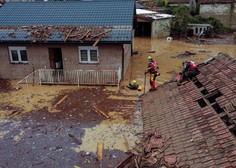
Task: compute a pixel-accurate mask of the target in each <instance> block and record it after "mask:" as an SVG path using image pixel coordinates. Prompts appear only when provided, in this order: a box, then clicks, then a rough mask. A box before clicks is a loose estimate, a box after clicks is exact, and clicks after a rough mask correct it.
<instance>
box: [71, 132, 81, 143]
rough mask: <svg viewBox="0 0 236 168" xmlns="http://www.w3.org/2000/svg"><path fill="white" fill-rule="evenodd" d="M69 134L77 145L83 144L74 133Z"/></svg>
mask: <svg viewBox="0 0 236 168" xmlns="http://www.w3.org/2000/svg"><path fill="white" fill-rule="evenodd" d="M68 136H69V137H70V138H71V140H72V141H73V142H74V143H76V144H77V145H81V144H82V142H81V140H79V139H77V138H76V137H75V136H74V135H72V134H70V133H68Z"/></svg>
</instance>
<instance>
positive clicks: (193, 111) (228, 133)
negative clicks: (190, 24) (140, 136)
mask: <svg viewBox="0 0 236 168" xmlns="http://www.w3.org/2000/svg"><path fill="white" fill-rule="evenodd" d="M199 69H200V71H201V73H200V74H199V75H197V76H196V78H194V79H192V80H189V81H187V82H186V83H184V84H182V85H181V86H177V84H176V82H167V83H165V84H163V85H160V86H159V87H158V89H157V90H156V91H155V92H152V93H148V94H146V95H144V96H143V97H142V114H143V124H144V131H147V130H149V129H153V128H157V130H158V131H160V134H162V135H163V136H171V137H172V138H171V142H170V144H169V145H170V146H169V148H168V149H167V152H166V153H165V154H167V155H168V154H174V155H177V156H179V157H180V159H181V162H180V164H179V166H180V167H181V166H184V165H189V166H190V167H201V168H208V167H219V168H221V167H236V138H235V136H236V131H235V130H236V60H235V59H233V58H231V57H229V56H227V55H225V54H222V53H219V54H218V55H217V56H214V57H212V58H211V59H208V60H206V61H204V63H202V64H200V65H199Z"/></svg>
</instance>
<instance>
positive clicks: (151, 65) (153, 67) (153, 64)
mask: <svg viewBox="0 0 236 168" xmlns="http://www.w3.org/2000/svg"><path fill="white" fill-rule="evenodd" d="M157 70H158V66H157V62H156V61H151V62H149V64H148V68H147V71H148V72H149V73H151V74H153V73H156V72H157Z"/></svg>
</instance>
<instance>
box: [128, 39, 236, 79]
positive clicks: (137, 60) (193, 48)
mask: <svg viewBox="0 0 236 168" xmlns="http://www.w3.org/2000/svg"><path fill="white" fill-rule="evenodd" d="M133 48H134V51H138V54H136V55H134V56H133V57H132V60H131V61H132V62H131V64H132V74H131V77H130V78H131V79H136V80H137V81H138V82H139V83H140V84H142V83H143V81H144V71H145V70H146V67H147V64H148V59H147V57H148V56H149V55H151V56H153V58H154V59H155V60H156V61H157V62H158V65H159V67H160V69H159V73H161V75H160V76H159V77H157V83H159V84H161V83H163V82H165V81H167V80H170V79H171V78H172V77H173V72H176V73H178V72H179V71H181V68H182V67H181V63H182V61H184V60H192V61H194V62H195V63H197V64H198V63H201V62H203V61H204V60H206V59H208V58H209V57H212V56H214V55H216V54H218V53H219V52H222V53H225V54H228V55H229V56H231V57H233V58H236V45H235V44H191V43H186V42H182V41H178V40H172V41H171V42H168V41H167V40H166V39H165V38H163V39H150V38H141V37H140V38H135V39H134V44H133ZM185 51H189V52H191V53H195V55H193V56H191V57H188V58H176V56H177V55H178V54H181V53H184V52H185ZM153 52H154V53H153Z"/></svg>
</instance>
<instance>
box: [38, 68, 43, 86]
mask: <svg viewBox="0 0 236 168" xmlns="http://www.w3.org/2000/svg"><path fill="white" fill-rule="evenodd" d="M39 84H40V85H42V81H41V69H39Z"/></svg>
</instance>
